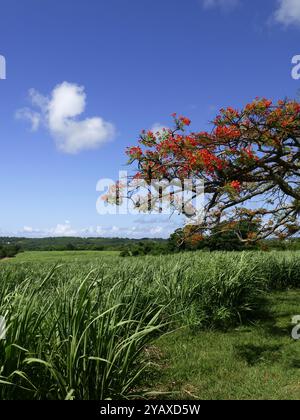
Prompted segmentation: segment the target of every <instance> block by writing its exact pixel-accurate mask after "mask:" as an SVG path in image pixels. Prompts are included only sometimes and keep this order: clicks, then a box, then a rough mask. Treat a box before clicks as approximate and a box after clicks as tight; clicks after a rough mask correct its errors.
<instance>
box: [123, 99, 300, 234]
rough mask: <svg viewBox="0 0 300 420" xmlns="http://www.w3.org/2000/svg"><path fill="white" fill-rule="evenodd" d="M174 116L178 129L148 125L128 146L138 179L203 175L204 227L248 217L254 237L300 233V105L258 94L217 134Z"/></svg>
mask: <svg viewBox="0 0 300 420" xmlns="http://www.w3.org/2000/svg"><path fill="white" fill-rule="evenodd" d="M172 116H173V118H174V123H175V125H174V129H164V130H161V131H160V132H158V133H153V132H151V131H148V132H146V131H143V132H142V133H141V135H140V139H139V144H138V145H137V146H134V147H131V148H128V150H127V154H128V156H129V162H130V164H136V167H135V168H136V169H135V174H134V178H135V179H144V180H145V181H146V182H147V183H149V184H150V183H151V181H152V180H153V179H156V180H161V179H166V180H169V181H171V180H172V179H175V178H176V179H179V180H182V181H183V180H184V179H203V180H204V182H205V194H206V195H205V197H206V201H205V209H204V214H203V218H202V221H201V224H199V225H198V226H197V231H198V232H201V231H209V230H211V229H213V228H214V227H215V226H217V225H218V224H220V223H221V222H223V221H224V220H227V221H229V222H234V221H235V220H240V219H241V218H243V219H245V218H246V219H248V220H249V222H253V221H254V222H255V223H259V226H260V229H259V230H258V232H256V233H255V234H254V233H253V232H251V233H250V234H249V237H248V238H247V240H249V241H255V240H257V239H260V238H266V237H268V236H270V235H277V236H278V237H281V238H285V237H288V236H291V235H294V234H296V233H297V232H298V231H299V224H298V215H299V213H300V104H299V103H297V102H295V101H289V100H284V101H279V102H277V103H272V101H270V100H267V99H259V98H257V99H255V100H254V101H253V102H252V103H249V104H248V105H246V106H245V107H244V108H243V109H241V110H236V109H233V108H227V109H221V111H220V114H219V115H218V116H217V117H216V118H215V120H214V121H213V126H212V130H211V131H210V132H206V131H205V132H189V133H187V128H188V126H190V123H191V121H190V120H189V119H188V118H186V117H181V116H177V115H176V114H173V115H172ZM193 232H194V233H195V228H194V229H193Z"/></svg>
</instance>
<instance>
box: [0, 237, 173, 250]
mask: <svg viewBox="0 0 300 420" xmlns="http://www.w3.org/2000/svg"><path fill="white" fill-rule="evenodd" d="M141 242H143V243H153V244H154V243H155V244H156V243H157V244H162V243H165V242H167V241H166V240H164V239H148V238H145V239H127V238H80V237H53V238H10V237H0V247H1V246H5V247H7V246H10V247H11V246H17V247H18V248H19V249H20V250H22V251H76V250H78V251H122V250H124V249H125V248H130V247H133V246H134V245H137V244H139V243H141Z"/></svg>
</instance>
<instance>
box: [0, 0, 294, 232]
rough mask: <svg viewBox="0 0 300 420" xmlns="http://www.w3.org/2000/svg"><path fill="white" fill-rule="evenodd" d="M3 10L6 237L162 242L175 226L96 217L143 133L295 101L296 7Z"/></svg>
mask: <svg viewBox="0 0 300 420" xmlns="http://www.w3.org/2000/svg"><path fill="white" fill-rule="evenodd" d="M0 10H1V15H0V54H1V55H2V56H4V57H5V59H6V63H7V64H6V65H7V68H6V76H7V78H6V80H0V142H1V154H0V165H1V170H2V180H3V182H2V183H1V207H0V234H2V235H4V234H17V235H29V236H44V235H62V234H65V235H70V234H73V235H100V236H131V237H143V236H167V235H168V234H169V233H170V231H172V230H174V229H175V227H176V226H177V224H178V223H179V222H180V221H178V220H175V219H174V220H173V221H169V220H168V219H158V217H153V216H151V217H149V218H148V219H145V218H144V217H143V218H142V217H140V216H138V217H136V216H126V215H122V216H113V215H110V216H103V215H99V214H98V213H97V212H96V200H97V198H98V196H99V193H98V192H97V191H96V184H97V181H98V180H99V179H100V178H112V179H115V178H117V176H118V171H119V170H122V169H124V165H125V164H126V156H125V154H124V149H125V148H126V146H128V145H134V144H135V143H136V140H137V137H138V133H139V132H140V130H141V129H143V128H151V127H152V126H153V125H155V124H160V125H168V124H169V123H170V117H169V116H170V114H171V113H172V112H178V113H180V114H184V115H186V116H188V117H190V118H191V119H192V129H194V130H203V129H206V128H207V126H208V122H209V121H210V120H211V119H212V118H213V117H214V115H215V114H216V112H217V109H218V108H220V107H223V106H229V105H230V106H237V107H238V106H242V105H243V104H245V103H246V102H247V101H249V100H252V99H253V98H254V97H256V96H266V97H270V98H276V99H278V98H282V97H285V96H289V97H296V96H297V91H298V89H300V81H296V80H293V79H292V77H291V70H292V64H291V60H292V57H293V56H295V55H297V54H300V0H264V1H263V2H262V1H261V0H252V1H251V2H250V1H246V0H188V1H187V0H109V1H108V0H61V1H58V0H42V1H41V0H22V2H21V1H20V0H0ZM298 99H299V97H298ZM49 109H51V111H49ZM46 110H47V111H46Z"/></svg>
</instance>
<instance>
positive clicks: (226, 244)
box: [0, 229, 300, 259]
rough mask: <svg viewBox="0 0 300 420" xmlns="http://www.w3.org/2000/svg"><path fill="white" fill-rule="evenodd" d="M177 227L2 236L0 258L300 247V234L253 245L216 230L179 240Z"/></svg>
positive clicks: (124, 255) (154, 253) (297, 248)
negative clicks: (158, 234)
mask: <svg viewBox="0 0 300 420" xmlns="http://www.w3.org/2000/svg"><path fill="white" fill-rule="evenodd" d="M181 235H182V230H181V229H178V230H177V231H176V232H174V233H173V234H172V235H171V236H170V238H169V239H148V238H144V239H126V238H79V237H60V238H57V237H53V238H9V237H0V259H3V258H11V257H13V256H15V255H16V254H17V253H18V252H22V251H120V255H121V256H123V257H126V256H133V257H134V256H139V255H163V254H173V253H177V252H186V251H195V250H203V251H244V250H253V249H258V250H263V251H268V250H274V249H275V250H276V249H278V250H300V238H295V239H290V240H285V241H280V240H278V239H268V240H265V241H263V242H260V243H257V244H254V245H252V246H249V245H247V244H246V243H243V242H241V241H240V240H239V239H238V238H237V236H236V235H234V234H233V233H232V232H217V233H216V234H215V235H212V236H211V237H207V238H204V239H203V240H200V241H195V242H194V241H190V242H189V241H185V242H183V241H180V237H181Z"/></svg>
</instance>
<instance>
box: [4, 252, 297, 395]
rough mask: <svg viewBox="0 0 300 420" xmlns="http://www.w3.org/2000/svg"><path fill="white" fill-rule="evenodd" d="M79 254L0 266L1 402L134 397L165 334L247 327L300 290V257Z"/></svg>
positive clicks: (231, 254)
mask: <svg viewBox="0 0 300 420" xmlns="http://www.w3.org/2000/svg"><path fill="white" fill-rule="evenodd" d="M77 253H78V251H74V252H67V253H62V254H63V255H67V254H68V255H70V254H71V255H73V260H72V259H71V258H69V257H66V258H67V259H66V263H65V264H64V265H59V266H56V268H53V262H54V260H50V262H49V263H47V262H43V260H42V259H40V260H36V261H35V260H34V259H32V260H31V261H30V260H28V262H26V258H24V259H23V260H22V258H23V255H22V258H21V259H20V263H19V262H18V258H16V259H14V260H11V261H7V262H2V263H1V264H2V266H1V270H0V314H1V315H5V317H6V320H7V326H8V329H7V336H6V339H5V340H0V371H1V378H0V380H1V381H2V385H1V387H0V399H70V398H73V399H98V400H99V399H104V398H130V397H132V396H133V395H136V393H137V389H140V382H139V378H140V377H141V376H140V375H141V374H142V372H143V371H144V369H145V368H146V366H147V364H146V361H147V354H148V353H147V351H146V350H147V348H148V347H149V346H150V345H152V343H153V341H154V339H156V338H157V337H159V336H160V335H162V334H163V333H164V332H166V331H168V330H170V329H174V328H177V327H178V328H182V327H184V326H185V327H189V328H192V329H193V330H194V331H196V330H197V331H199V330H204V329H207V328H209V329H212V328H218V329H222V330H224V329H228V328H229V327H232V326H236V325H241V324H245V323H247V322H248V320H249V319H253V318H254V317H255V316H257V314H258V313H259V311H261V309H263V308H264V297H265V293H266V292H268V291H269V290H272V289H284V288H287V287H299V286H300V280H299V279H300V265H299V254H298V253H297V252H295V253H292V252H291V253H288V255H287V253H285V252H282V253H281V252H269V253H264V254H262V253H258V252H251V251H250V252H247V253H238V252H232V253H226V252H216V253H206V252H194V253H185V254H180V255H168V256H160V257H154V256H143V257H141V258H134V259H133V258H120V257H118V256H109V255H107V256H103V257H99V258H96V257H95V255H94V253H92V254H93V256H90V257H89V256H88V255H89V252H86V253H85V256H84V257H83V258H82V259H76V254H77ZM36 254H43V253H40V252H39V253H36ZM49 254H52V255H56V258H60V257H59V253H49ZM25 256H26V253H25V254H24V257H25ZM68 258H69V259H68ZM51 267H52V268H51ZM141 392H142V391H140V393H141ZM140 393H139V394H140Z"/></svg>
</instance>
